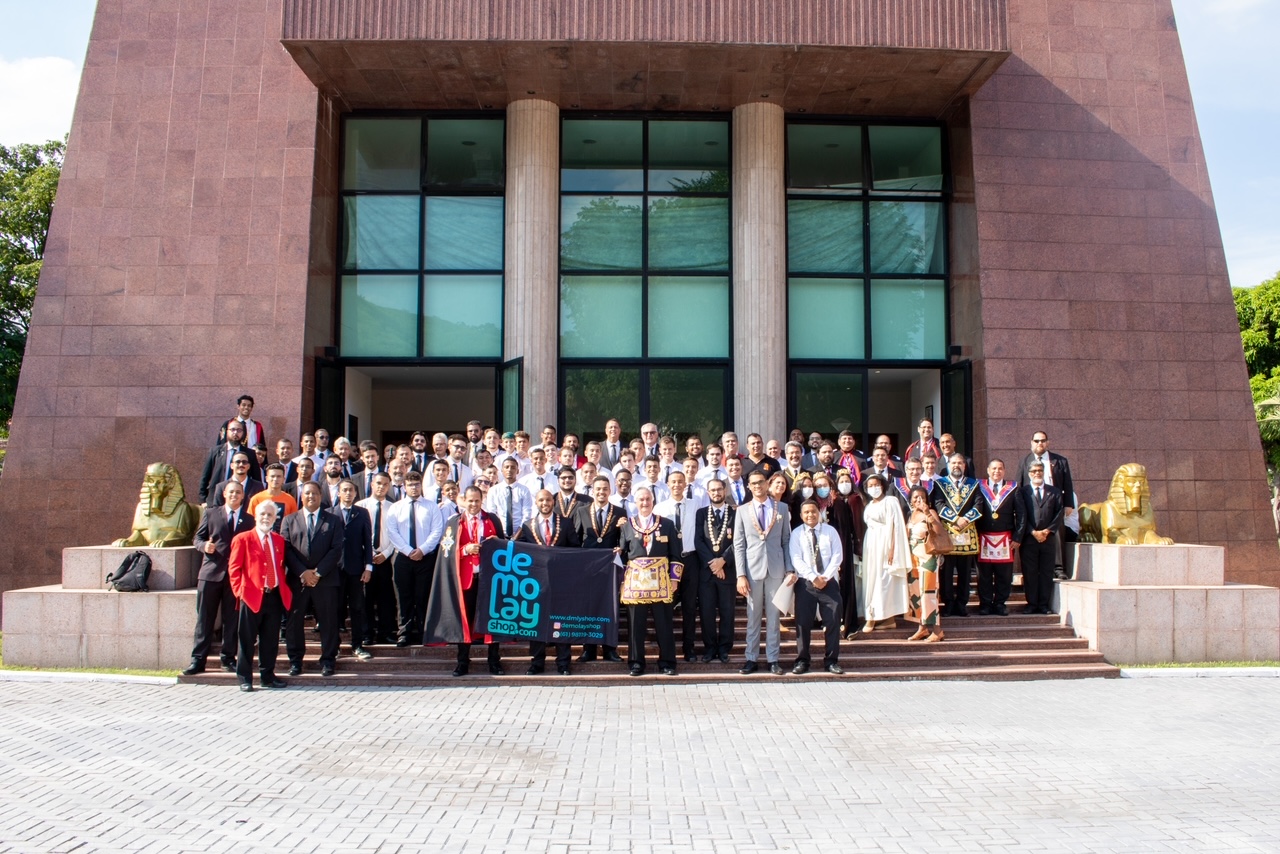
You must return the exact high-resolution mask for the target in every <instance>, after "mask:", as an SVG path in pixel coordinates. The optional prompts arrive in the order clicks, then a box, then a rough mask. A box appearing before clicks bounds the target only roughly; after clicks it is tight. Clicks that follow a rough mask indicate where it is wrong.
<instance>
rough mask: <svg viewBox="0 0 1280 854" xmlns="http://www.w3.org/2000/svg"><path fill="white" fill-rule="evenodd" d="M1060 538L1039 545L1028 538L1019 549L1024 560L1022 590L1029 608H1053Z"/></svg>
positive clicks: (1052, 538)
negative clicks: (1054, 580)
mask: <svg viewBox="0 0 1280 854" xmlns="http://www.w3.org/2000/svg"><path fill="white" fill-rule="evenodd" d="M1057 539H1058V538H1057V537H1056V536H1053V537H1049V539H1047V540H1045V541H1044V542H1043V543H1037V542H1036V539H1035V537H1028V538H1027V540H1026V542H1024V543H1023V544H1022V548H1021V549H1019V550H1018V551H1019V556H1020V558H1021V560H1022V589H1023V591H1024V592H1025V593H1026V594H1027V607H1028V608H1051V607H1053V570H1054V561H1055V560H1056V559H1057V555H1058V543H1057V542H1056V540H1057Z"/></svg>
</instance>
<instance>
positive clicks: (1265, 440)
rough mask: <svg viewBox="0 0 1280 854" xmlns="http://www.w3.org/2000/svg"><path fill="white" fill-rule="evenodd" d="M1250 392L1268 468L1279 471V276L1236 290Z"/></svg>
mask: <svg viewBox="0 0 1280 854" xmlns="http://www.w3.org/2000/svg"><path fill="white" fill-rule="evenodd" d="M1231 293H1232V296H1233V297H1234V299H1235V304H1236V317H1237V319H1238V320H1239V321H1240V340H1241V343H1242V344H1243V345H1244V361H1245V365H1246V366H1247V367H1248V369H1249V388H1250V390H1251V391H1252V393H1253V405H1254V409H1255V410H1256V411H1257V415H1258V431H1259V433H1260V434H1261V436H1262V450H1263V453H1264V454H1265V455H1266V458H1267V467H1268V469H1270V470H1271V472H1272V473H1273V476H1274V472H1276V471H1280V273H1277V274H1276V275H1275V276H1273V277H1272V278H1270V279H1267V280H1266V281H1265V282H1263V283H1261V284H1259V285H1257V286H1256V287H1252V288H1233V289H1232V292H1231Z"/></svg>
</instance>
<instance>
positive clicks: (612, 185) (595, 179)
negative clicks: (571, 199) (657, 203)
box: [560, 119, 644, 193]
mask: <svg viewBox="0 0 1280 854" xmlns="http://www.w3.org/2000/svg"><path fill="white" fill-rule="evenodd" d="M560 128H561V140H560V149H561V150H560V163H561V166H562V167H563V168H562V171H561V174H560V190H561V191H562V192H566V193H569V192H579V191H588V192H600V193H621V192H632V191H634V192H640V191H641V190H643V189H644V170H643V163H644V122H643V121H639V120H635V119H567V120H565V121H564V122H563V123H562V124H561V126H560Z"/></svg>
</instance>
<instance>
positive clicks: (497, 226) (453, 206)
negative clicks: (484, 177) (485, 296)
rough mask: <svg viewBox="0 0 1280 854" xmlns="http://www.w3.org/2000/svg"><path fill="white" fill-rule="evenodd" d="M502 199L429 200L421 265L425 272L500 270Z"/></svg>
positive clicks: (430, 198)
mask: <svg viewBox="0 0 1280 854" xmlns="http://www.w3.org/2000/svg"><path fill="white" fill-rule="evenodd" d="M502 205H503V201H502V199H501V198H496V197H485V196H461V197H455V198H450V197H447V196H429V197H428V198H427V228H426V230H427V234H426V238H425V254H424V256H423V258H424V260H423V263H424V264H425V266H426V268H427V269H428V270H501V269H502V229H503V223H502V210H503V208H502Z"/></svg>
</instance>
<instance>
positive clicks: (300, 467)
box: [284, 457, 323, 507]
mask: <svg viewBox="0 0 1280 854" xmlns="http://www.w3.org/2000/svg"><path fill="white" fill-rule="evenodd" d="M293 466H294V472H295V475H296V476H295V479H294V480H292V481H289V482H288V483H286V484H285V485H284V491H285V492H287V493H289V494H290V495H292V496H293V500H294V501H296V502H297V504H298V506H299V507H301V506H302V487H303V486H305V485H306V484H308V483H314V481H313V480H312V475H314V474H315V471H316V464H315V463H314V462H312V460H311V457H299V458H298V459H297V460H296V461H295V462H294V464H293ZM322 500H323V499H322Z"/></svg>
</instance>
